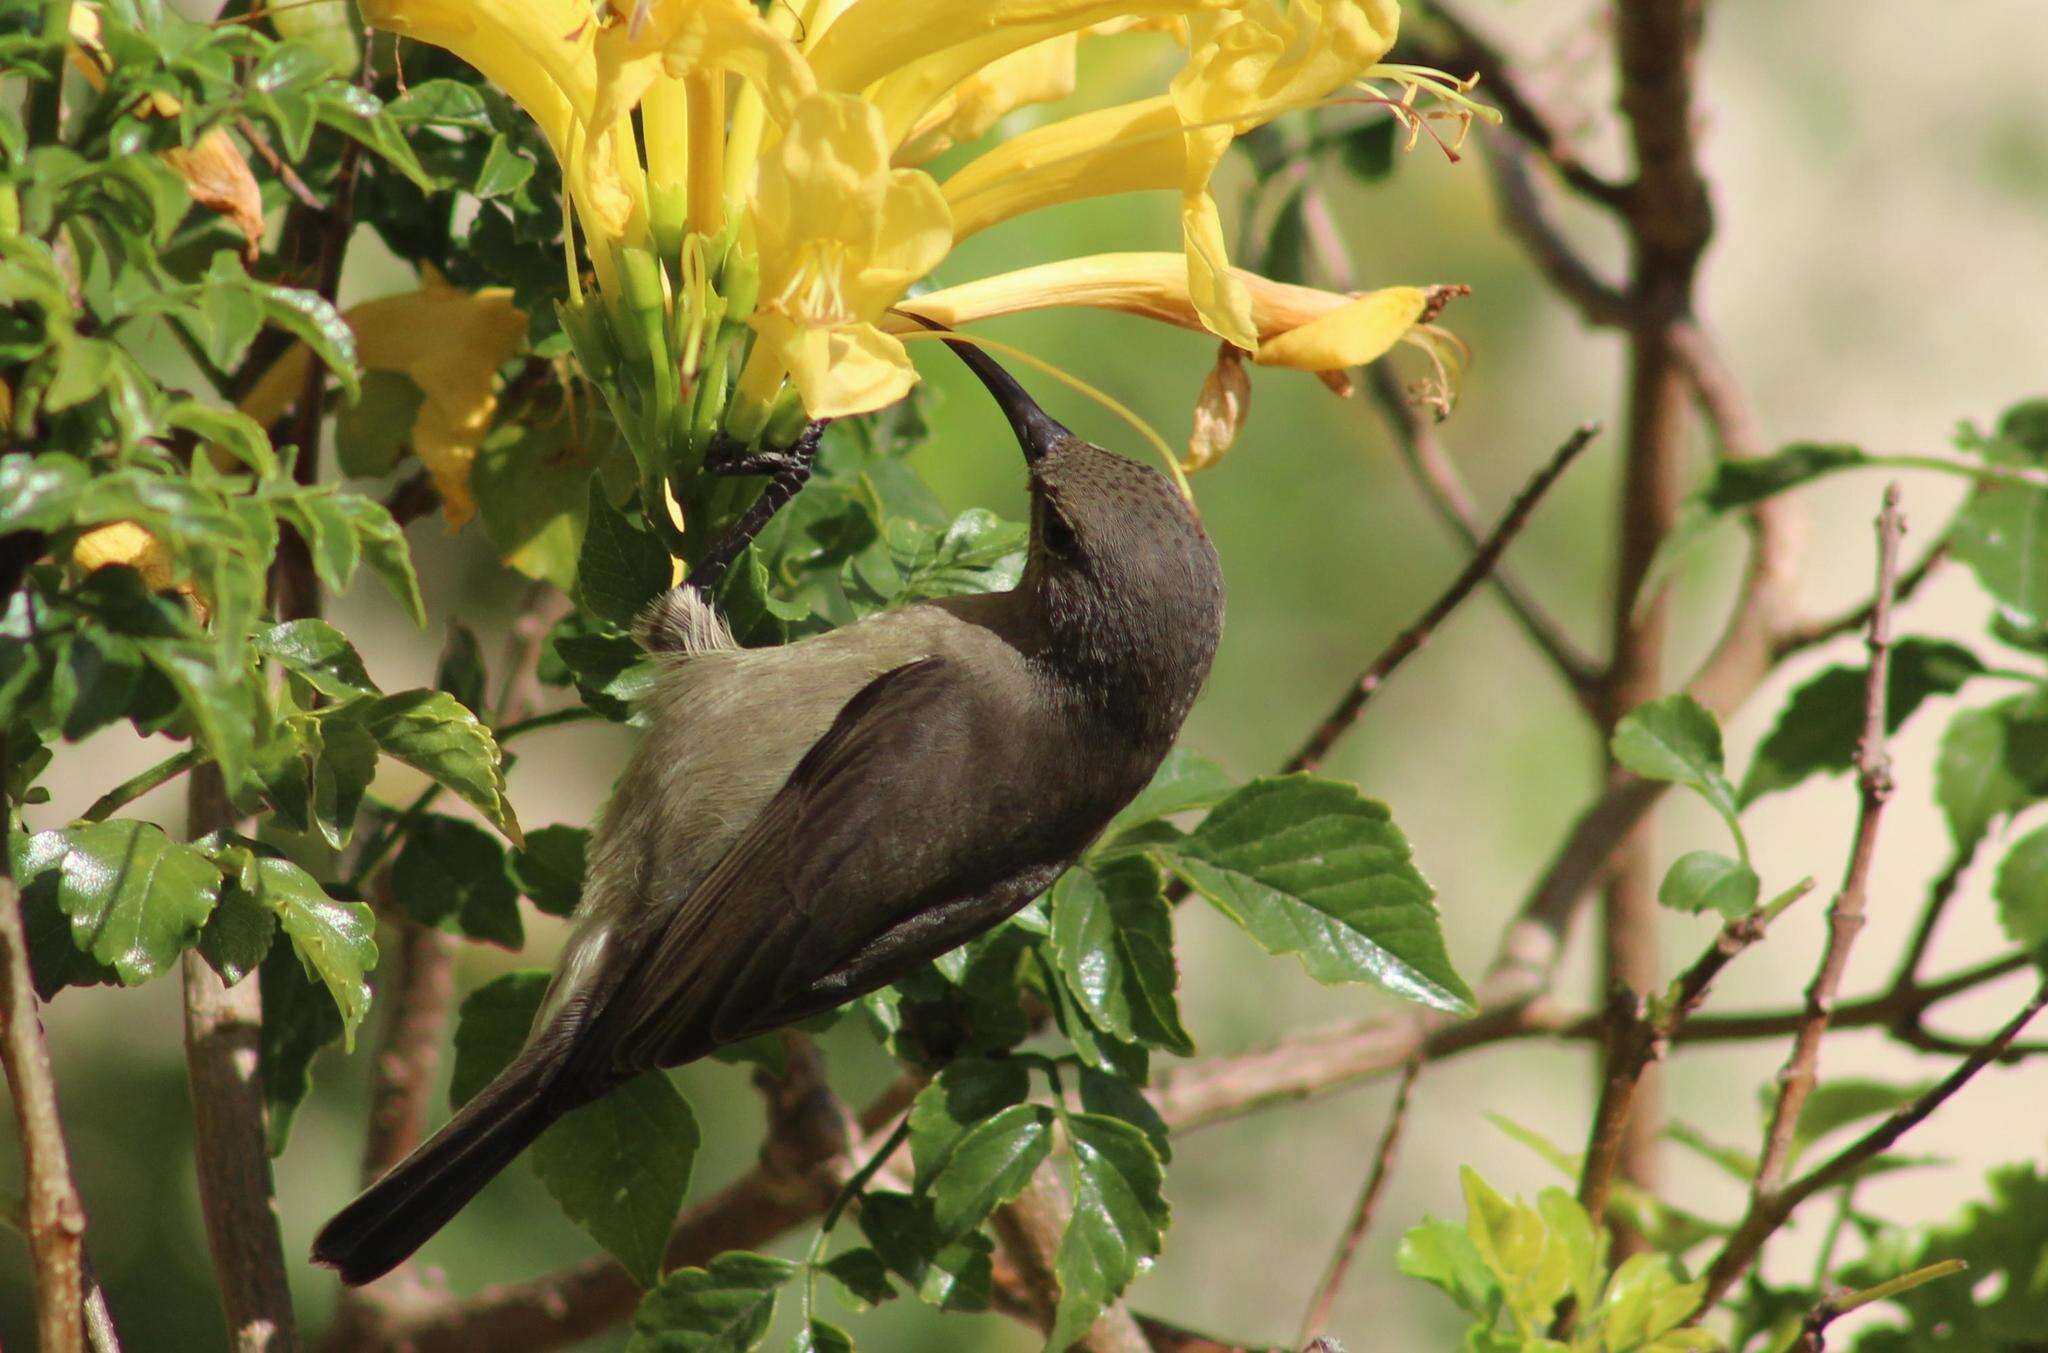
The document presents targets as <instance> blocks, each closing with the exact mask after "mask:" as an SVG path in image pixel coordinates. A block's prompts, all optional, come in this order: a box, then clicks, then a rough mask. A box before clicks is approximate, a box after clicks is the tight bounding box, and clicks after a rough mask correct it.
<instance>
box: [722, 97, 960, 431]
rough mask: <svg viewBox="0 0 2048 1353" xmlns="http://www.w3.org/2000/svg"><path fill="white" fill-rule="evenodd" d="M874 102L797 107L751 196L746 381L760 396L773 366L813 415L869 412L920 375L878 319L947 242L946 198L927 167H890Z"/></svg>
mask: <svg viewBox="0 0 2048 1353" xmlns="http://www.w3.org/2000/svg"><path fill="white" fill-rule="evenodd" d="M889 152H890V145H889V142H888V139H887V136H886V134H885V132H884V129H883V125H882V116H881V114H880V113H879V112H878V111H876V109H875V107H874V106H873V105H872V104H870V103H867V102H865V101H864V100H861V99H859V98H855V97H853V96H852V95H845V94H819V95H814V96H813V97H811V98H807V99H804V100H803V101H801V102H800V103H798V104H797V106H796V109H795V113H794V116H793V118H792V120H791V123H790V125H789V127H788V129H787V130H786V131H785V133H784V134H783V137H782V140H781V141H780V142H779V143H777V144H776V146H775V147H774V148H773V149H772V150H770V151H769V152H768V153H767V154H766V155H764V156H763V157H762V161H761V169H760V180H759V183H758V185H757V186H756V189H755V194H754V199H753V203H752V214H753V224H754V231H755V239H756V242H757V245H758V247H759V250H760V267H761V293H760V300H759V302H758V303H757V306H756V309H755V312H754V314H753V316H752V318H751V319H750V320H749V323H751V324H752V325H753V327H754V330H755V332H756V334H757V335H758V336H759V339H760V341H759V343H758V344H757V345H756V347H755V350H754V354H753V356H752V358H751V360H750V363H749V366H748V371H747V374H746V376H744V377H742V383H743V385H744V386H745V387H746V388H747V389H748V390H749V391H750V392H753V393H756V394H758V393H759V392H760V391H762V390H763V389H764V388H765V387H766V386H768V385H770V384H772V381H770V380H768V379H767V378H766V374H765V373H766V372H767V370H768V367H769V364H771V363H773V364H779V365H780V366H781V368H782V369H784V370H786V371H787V372H788V373H789V375H790V377H791V379H792V380H794V381H795V383H796V387H797V391H798V393H799V395H800V396H801V397H802V399H803V403H804V408H805V410H806V411H807V412H808V413H809V414H810V415H811V417H813V418H836V417H843V416H846V415H849V414H856V413H866V412H868V411H870V410H872V409H879V408H881V407H882V406H884V405H886V404H890V403H893V402H894V401H896V400H898V399H901V398H902V397H903V396H904V395H905V394H907V393H909V390H910V387H911V386H912V385H913V384H915V383H916V380H917V372H916V369H915V368H913V367H912V366H911V364H910V359H909V357H908V355H907V354H905V352H904V351H903V345H902V344H901V343H899V342H897V341H896V339H894V338H892V337H890V336H889V335H888V334H886V333H883V332H882V331H881V330H880V329H878V328H876V327H875V321H876V320H878V319H880V318H881V316H882V312H883V311H884V310H885V309H887V307H888V306H889V305H890V303H892V302H893V301H895V300H896V299H897V298H898V297H900V296H901V295H902V294H903V291H904V289H905V288H906V287H908V286H909V285H910V284H911V283H912V282H914V281H916V280H917V279H918V278H920V277H922V276H924V275H925V274H926V273H927V272H929V271H931V269H932V268H933V267H934V266H935V265H936V264H937V263H938V262H939V260H940V259H942V258H944V257H945V255H946V251H947V250H948V249H949V248H951V247H952V243H953V232H952V225H951V222H950V220H949V217H948V213H947V211H946V201H945V198H944V196H943V195H941V194H940V192H939V188H938V185H937V184H935V183H934V182H932V180H931V178H930V176H929V175H927V174H925V173H923V172H922V171H920V170H916V169H896V168H892V167H891V165H890V163H889Z"/></svg>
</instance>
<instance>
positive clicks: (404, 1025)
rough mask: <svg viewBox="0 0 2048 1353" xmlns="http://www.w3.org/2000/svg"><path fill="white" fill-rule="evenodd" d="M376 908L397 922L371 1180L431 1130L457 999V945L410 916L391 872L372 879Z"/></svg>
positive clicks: (373, 1098) (369, 1155) (367, 1161)
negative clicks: (443, 1048)
mask: <svg viewBox="0 0 2048 1353" xmlns="http://www.w3.org/2000/svg"><path fill="white" fill-rule="evenodd" d="M371 888H372V891H373V893H374V896H375V902H376V910H377V914H378V915H379V916H381V917H383V918H385V919H386V920H387V921H389V922H390V924H389V926H388V927H387V929H386V931H385V944H384V947H383V953H384V960H383V962H382V963H381V964H379V965H378V966H379V968H380V971H379V973H378V977H379V978H380V981H379V983H378V986H379V988H380V991H379V995H380V997H381V998H382V999H381V1000H380V1001H379V1002H378V1004H380V1005H383V1006H384V1007H385V1008H386V1010H387V1012H388V1013H387V1015H386V1017H385V1023H384V1032H383V1036H382V1038H380V1039H379V1040H378V1046H377V1055H376V1058H375V1061H374V1062H373V1064H372V1065H373V1071H372V1080H371V1090H370V1120H369V1128H368V1131H366V1132H365V1133H364V1135H363V1169H362V1180H363V1183H364V1184H365V1185H368V1184H371V1183H373V1182H375V1181H376V1180H377V1179H379V1178H381V1177H382V1176H383V1174H384V1172H385V1171H386V1170H389V1169H390V1168H391V1167H392V1166H394V1165H396V1164H397V1163H398V1162H399V1161H401V1160H403V1159H405V1157H406V1156H407V1155H409V1154H411V1152H412V1149H413V1148H414V1147H416V1146H418V1145H419V1144H420V1142H421V1141H422V1140H423V1139H424V1138H425V1136H426V1127H427V1117H428V1113H429V1111H430V1109H431V1107H432V1100H433V1093H434V1086H435V1084H436V1081H437V1079H438V1077H439V1074H440V1070H441V1044H442V1042H443V1036H444V1035H445V1034H446V1033H447V1029H448V1011H449V1008H450V1006H451V1005H452V1004H453V1003H454V1000H455V951H454V948H453V947H452V946H451V945H450V944H449V943H448V937H447V936H445V935H443V934H442V933H441V932H440V931H438V930H435V929H433V928H432V927H431V926H424V925H421V924H420V923H419V922H418V921H415V920H413V919H412V918H410V917H408V916H406V915H404V914H403V913H402V912H401V911H400V909H399V907H398V904H397V901H396V899H394V898H393V897H392V895H391V871H390V870H389V869H380V870H378V871H377V873H376V876H375V878H374V880H373V882H372V884H371Z"/></svg>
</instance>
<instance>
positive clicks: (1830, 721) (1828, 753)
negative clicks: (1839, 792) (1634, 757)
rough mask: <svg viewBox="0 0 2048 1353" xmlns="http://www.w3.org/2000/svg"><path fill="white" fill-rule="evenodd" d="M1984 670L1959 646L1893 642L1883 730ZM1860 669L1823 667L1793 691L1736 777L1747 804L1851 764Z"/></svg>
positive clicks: (1860, 698)
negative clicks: (1776, 719)
mask: <svg viewBox="0 0 2048 1353" xmlns="http://www.w3.org/2000/svg"><path fill="white" fill-rule="evenodd" d="M1983 670H1984V664H1983V662H1982V661H1980V660H1979V659H1978V657H1977V655H1976V654H1974V653H1972V652H1970V650H1969V649H1967V648H1964V647H1962V646H1961V645H1960V644H1953V643H1949V642H1948V641H1946V640H1942V639H1929V638H1926V637H1924V636H1920V635H1913V636H1910V637H1907V638H1904V639H1901V640H1899V641H1898V643H1897V644H1896V645H1895V646H1894V647H1893V650H1892V656H1891V666H1890V671H1889V674H1888V677H1887V680H1886V686H1885V731H1886V732H1887V733H1896V732H1897V731H1898V730H1899V729H1900V728H1902V727H1903V726H1904V725H1905V722H1906V720H1907V719H1909V718H1911V717H1912V716H1913V712H1914V711H1915V710H1917V709H1919V708H1920V706H1921V704H1922V703H1923V702H1925V701H1926V700H1928V699H1929V698H1930V697H1933V696H1937V695H1954V694H1955V693H1956V692H1957V691H1959V690H1961V689H1962V688H1963V686H1964V684H1965V683H1966V682H1968V681H1969V679H1970V678H1971V677H1973V676H1977V675H1978V674H1980V673H1982V672H1983ZM1867 680H1868V669H1867V668H1856V667H1830V668H1828V669H1827V670H1826V671H1824V672H1822V673H1821V674H1820V675H1819V676H1817V677H1815V678H1814V679H1813V680H1811V681H1809V682H1807V683H1806V684H1805V685H1803V686H1801V687H1800V688H1799V689H1798V690H1797V691H1795V692H1793V694H1792V698H1791V699H1790V700H1789V701H1787V702H1786V705H1785V708H1784V711H1783V712H1782V713H1780V714H1779V715H1778V722H1777V725H1776V726H1775V727H1774V728H1772V730H1771V732H1770V735H1769V736H1767V737H1766V738H1765V739H1764V740H1763V743H1762V744H1761V745H1760V746H1759V747H1758V748H1757V753H1756V759H1755V760H1753V761H1752V762H1750V765H1749V771H1748V773H1747V774H1745V775H1744V776H1743V777H1742V792H1741V795H1740V800H1741V802H1742V803H1743V804H1744V805H1745V806H1746V805H1748V804H1751V803H1754V802H1755V801H1756V800H1757V799H1759V798H1762V797H1763V796H1764V795H1765V794H1771V793H1775V792H1777V791H1778V790H1781V789H1790V788H1792V787H1793V786H1794V785H1796V784H1799V783H1800V782H1801V781H1803V780H1805V779H1806V778H1807V777H1808V776H1809V775H1828V774H1836V773H1839V772H1843V771H1847V770H1849V769H1851V768H1852V765H1853V763H1854V760H1855V755H1856V743H1857V740H1858V739H1859V738H1861V737H1862V735H1863V705H1864V697H1865V686H1866V683H1867Z"/></svg>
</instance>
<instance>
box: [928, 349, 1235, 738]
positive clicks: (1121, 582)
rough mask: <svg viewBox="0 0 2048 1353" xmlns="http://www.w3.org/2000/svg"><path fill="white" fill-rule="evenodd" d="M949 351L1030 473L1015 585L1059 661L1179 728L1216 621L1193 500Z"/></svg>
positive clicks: (997, 375) (1012, 383)
mask: <svg viewBox="0 0 2048 1353" xmlns="http://www.w3.org/2000/svg"><path fill="white" fill-rule="evenodd" d="M948 346H949V347H951V348H952V349H953V350H954V352H955V353H956V354H958V355H959V357H960V359H961V360H962V361H964V362H965V363H966V364H967V365H968V367H969V368H970V369H971V370H972V371H973V372H974V374H975V375H976V376H978V377H980V379H981V382H982V384H983V385H985V386H987V387H988V390H989V393H990V394H991V395H993V396H994V397H995V401H996V404H997V405H998V407H1000V408H1001V409H1002V411H1003V413H1004V415H1005V416H1006V417H1007V418H1008V419H1009V420H1010V427H1011V428H1012V430H1014V431H1015V432H1016V434H1017V441H1018V444H1019V445H1020V446H1021V447H1022V448H1023V452H1024V463H1025V466H1026V468H1027V469H1028V471H1029V472H1030V476H1031V548H1030V554H1029V557H1028V561H1027V563H1026V565H1025V571H1024V578H1023V581H1022V582H1021V583H1020V584H1019V585H1018V592H1019V593H1020V594H1023V595H1025V596H1027V597H1029V598H1031V599H1033V600H1035V601H1036V602H1037V603H1038V604H1039V605H1040V606H1041V607H1042V608H1043V612H1044V615H1045V618H1046V621H1047V624H1048V627H1049V628H1050V630H1051V632H1052V636H1053V639H1054V647H1055V649H1056V652H1057V656H1058V657H1059V658H1060V659H1063V660H1068V661H1071V662H1073V663H1074V664H1075V665H1076V666H1077V668H1079V669H1080V674H1081V675H1083V676H1084V677H1085V679H1087V680H1089V681H1091V682H1096V683H1101V682H1108V683H1110V684H1112V685H1117V684H1121V685H1123V686H1127V687H1129V688H1130V690H1129V691H1127V692H1125V694H1127V695H1129V696H1131V697H1132V698H1138V699H1142V700H1145V701H1147V702H1150V703H1152V704H1153V705H1155V706H1157V708H1156V709H1154V710H1151V711H1148V715H1149V714H1150V713H1156V714H1159V715H1162V716H1167V717H1170V718H1171V722H1172V724H1173V726H1174V727H1175V728H1178V726H1179V723H1180V719H1181V717H1182V716H1184V715H1185V714H1186V712H1187V705H1188V704H1190V703H1192V702H1193V700H1194V696H1195V693H1196V691H1197V690H1198V689H1199V688H1200V686H1201V683H1202V680H1203V678H1204V677H1206V676H1207V674H1208V670H1209V662H1210V659H1211V658H1212V657H1213V656H1214V655H1215V650H1216V641H1217V639H1218V637H1219V636H1220V634H1221V631H1222V625H1223V575H1222V570H1221V568H1220V566H1219V565H1218V563H1217V559H1216V548H1215V546H1214V545H1212V544H1211V543H1210V541H1209V536H1208V533H1207V532H1206V531H1204V530H1203V529H1202V522H1201V518H1200V517H1199V516H1197V515H1196V513H1195V509H1194V505H1193V504H1191V503H1190V502H1188V501H1187V500H1186V499H1185V498H1183V497H1182V496H1181V494H1180V492H1179V490H1177V489H1176V488H1175V487H1174V486H1173V484H1172V483H1171V482H1170V481H1169V480H1168V479H1167V478H1166V476H1164V475H1162V474H1160V473H1159V472H1158V471H1156V470H1154V469H1152V468H1151V467H1150V466H1146V465H1141V464H1139V463H1138V462H1136V461H1134V460H1130V459H1128V458H1126V457H1124V456H1119V455H1117V454H1115V453H1113V452H1110V451H1105V450H1103V449H1102V448H1101V447H1099V446H1095V445H1093V444H1092V443H1090V442H1087V441H1084V440H1083V439H1081V438H1080V437H1078V436H1076V435H1075V434H1074V433H1073V432H1071V431H1070V430H1068V428H1066V427H1065V426H1064V425H1063V424H1061V423H1060V422H1059V421H1058V420H1057V419H1055V418H1054V417H1052V415H1050V414H1048V413H1047V412H1046V411H1045V410H1044V409H1042V408H1040V407H1039V405H1038V403H1037V401H1036V400H1034V399H1032V398H1031V396H1030V395H1029V394H1027V393H1026V392H1025V390H1024V387H1023V386H1021V385H1019V384H1018V383H1017V380H1016V378H1015V377H1013V376H1011V375H1010V373H1009V372H1008V371H1005V370H1004V369H1003V368H1002V367H1001V366H1000V365H998V364H997V363H996V361H995V360H994V359H993V358H991V357H990V356H989V355H988V354H987V353H985V352H983V351H982V350H981V349H980V348H978V347H975V346H974V345H973V344H971V343H967V342H952V343H949V344H948Z"/></svg>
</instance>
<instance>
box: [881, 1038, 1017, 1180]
mask: <svg viewBox="0 0 2048 1353" xmlns="http://www.w3.org/2000/svg"><path fill="white" fill-rule="evenodd" d="M1030 1091H1031V1078H1030V1076H1029V1075H1028V1074H1027V1073H1026V1072H1025V1070H1024V1066H1023V1064H1022V1063H1021V1062H1016V1061H1011V1060H1009V1059H1007V1058H1002V1059H997V1060H982V1059H980V1058H963V1059H961V1060H960V1061H956V1062H950V1063H948V1064H947V1065H946V1067H945V1068H944V1069H943V1070H941V1071H940V1072H939V1074H938V1075H936V1076H934V1077H932V1081H931V1084H929V1085H927V1086H925V1088H924V1089H922V1090H920V1091H919V1092H918V1095H917V1099H916V1101H915V1102H914V1103H912V1105H911V1106H910V1158H911V1162H912V1168H913V1169H914V1170H915V1172H916V1173H915V1183H916V1186H917V1187H918V1188H919V1189H920V1190H922V1189H927V1188H929V1187H930V1186H931V1182H932V1180H933V1179H934V1178H935V1177H936V1176H937V1175H938V1174H939V1172H940V1171H941V1170H943V1169H944V1168H945V1165H946V1161H947V1159H948V1158H949V1157H950V1156H951V1155H952V1153H953V1149H954V1148H955V1147H956V1146H958V1145H959V1143H960V1140H961V1139H962V1138H963V1137H965V1136H966V1135H967V1133H968V1131H969V1130H970V1129H972V1128H973V1127H974V1125H975V1124H977V1123H980V1122H982V1121H983V1120H985V1119H987V1118H990V1117H992V1116H994V1115H995V1114H997V1113H1000V1112H1002V1111H1003V1110H1004V1109H1007V1108H1010V1107H1012V1106H1014V1105H1018V1104H1021V1103H1023V1102H1024V1097H1025V1096H1026V1095H1027V1094H1029V1093H1030Z"/></svg>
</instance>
